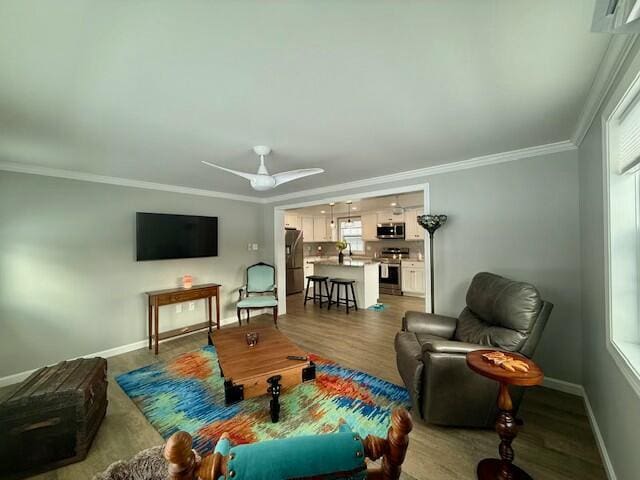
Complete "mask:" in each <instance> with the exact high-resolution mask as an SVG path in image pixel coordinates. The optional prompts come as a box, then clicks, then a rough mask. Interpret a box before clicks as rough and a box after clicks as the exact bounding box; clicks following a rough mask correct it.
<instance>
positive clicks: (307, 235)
mask: <svg viewBox="0 0 640 480" xmlns="http://www.w3.org/2000/svg"><path fill="white" fill-rule="evenodd" d="M302 238H303V241H304V242H313V241H315V235H314V228H313V217H302Z"/></svg>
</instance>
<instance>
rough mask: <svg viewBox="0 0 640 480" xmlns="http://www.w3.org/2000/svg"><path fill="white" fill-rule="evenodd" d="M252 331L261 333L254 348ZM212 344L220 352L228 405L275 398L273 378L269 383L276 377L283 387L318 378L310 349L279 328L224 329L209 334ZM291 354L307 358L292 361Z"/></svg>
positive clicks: (225, 397)
mask: <svg viewBox="0 0 640 480" xmlns="http://www.w3.org/2000/svg"><path fill="white" fill-rule="evenodd" d="M249 332H256V333H258V335H259V339H258V343H257V345H255V346H254V347H250V346H249V345H247V341H246V334H247V333H249ZM209 344H210V345H214V346H215V348H216V351H217V352H218V363H219V364H220V374H221V375H222V376H223V377H224V399H225V402H226V404H227V405H230V404H232V403H235V402H239V401H240V400H244V399H246V398H252V397H257V396H260V395H266V394H268V393H270V394H272V395H274V397H275V392H274V389H273V386H274V383H273V380H272V381H271V382H269V380H270V379H272V378H273V377H277V376H280V378H279V379H277V380H278V382H276V383H277V384H279V387H291V386H293V385H298V384H299V383H302V382H306V381H308V380H313V379H315V378H316V366H315V364H314V363H313V362H312V361H310V360H309V359H308V358H307V352H305V351H303V350H302V349H301V348H300V347H298V346H297V345H295V344H294V343H293V342H292V341H291V340H289V339H288V338H287V337H285V336H284V335H283V334H282V333H280V331H279V330H278V329H276V328H275V327H270V326H269V327H254V326H246V327H238V328H223V329H221V330H216V331H215V332H212V333H210V334H209ZM287 356H297V357H304V358H305V360H289V359H287ZM279 387H278V389H277V391H278V394H279ZM276 401H277V398H276Z"/></svg>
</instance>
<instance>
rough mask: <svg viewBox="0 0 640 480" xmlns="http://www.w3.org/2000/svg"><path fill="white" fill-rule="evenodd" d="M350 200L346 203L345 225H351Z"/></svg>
mask: <svg viewBox="0 0 640 480" xmlns="http://www.w3.org/2000/svg"><path fill="white" fill-rule="evenodd" d="M351 203H352V202H351V200H349V201H348V202H347V223H351Z"/></svg>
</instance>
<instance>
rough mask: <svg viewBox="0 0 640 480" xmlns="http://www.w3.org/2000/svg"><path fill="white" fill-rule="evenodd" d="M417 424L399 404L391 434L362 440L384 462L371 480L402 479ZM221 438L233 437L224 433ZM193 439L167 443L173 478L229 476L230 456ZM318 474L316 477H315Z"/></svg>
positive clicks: (181, 435)
mask: <svg viewBox="0 0 640 480" xmlns="http://www.w3.org/2000/svg"><path fill="white" fill-rule="evenodd" d="M412 428H413V422H412V420H411V415H410V414H409V412H408V411H407V410H405V409H404V408H397V409H395V410H394V411H393V414H392V415H391V426H390V427H389V431H388V432H387V438H381V437H376V436H374V435H367V436H366V438H364V440H361V441H362V446H363V448H364V454H365V457H366V458H368V459H370V460H378V459H379V458H382V461H381V464H380V466H377V465H375V466H373V465H369V466H368V468H367V477H366V478H367V480H398V479H399V478H400V472H401V471H402V462H404V459H405V456H406V454H407V447H408V446H409V432H410V431H411V429H412ZM220 438H229V435H228V434H227V433H223V434H222V436H221V437H220ZM192 445H193V439H192V438H191V435H189V434H188V433H187V432H177V433H174V434H173V435H171V437H170V438H169V440H167V444H166V445H165V447H164V458H166V459H167V462H168V463H169V479H170V480H217V479H218V478H220V476H223V477H224V478H226V475H227V457H226V456H223V455H222V454H220V453H215V454H208V455H205V456H204V457H202V458H201V457H200V456H199V455H198V454H197V453H195V452H194V451H193V450H192ZM314 478H315V477H314Z"/></svg>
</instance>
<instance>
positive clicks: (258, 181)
mask: <svg viewBox="0 0 640 480" xmlns="http://www.w3.org/2000/svg"><path fill="white" fill-rule="evenodd" d="M253 151H254V152H256V155H259V156H260V166H259V167H258V173H245V172H239V171H237V170H231V169H230V168H226V167H221V166H220V165H215V164H213V163H209V162H205V161H204V160H203V161H202V163H204V164H205V165H209V166H210V167H214V168H218V169H220V170H224V171H225V172H229V173H233V174H234V175H238V176H240V177H243V178H246V179H247V180H249V182H251V186H252V187H253V189H254V190H258V191H264V190H270V189H272V188H276V187H277V186H279V185H282V184H283V183H287V182H291V181H292V180H297V179H299V178H303V177H308V176H309V175H316V174H318V173H323V172H324V170H323V169H322V168H301V169H299V170H289V171H288V172H282V173H276V174H275V175H269V171H268V170H267V167H265V165H264V157H265V156H266V155H269V154H270V153H271V148H270V147H265V146H264V145H259V146H256V147H253Z"/></svg>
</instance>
